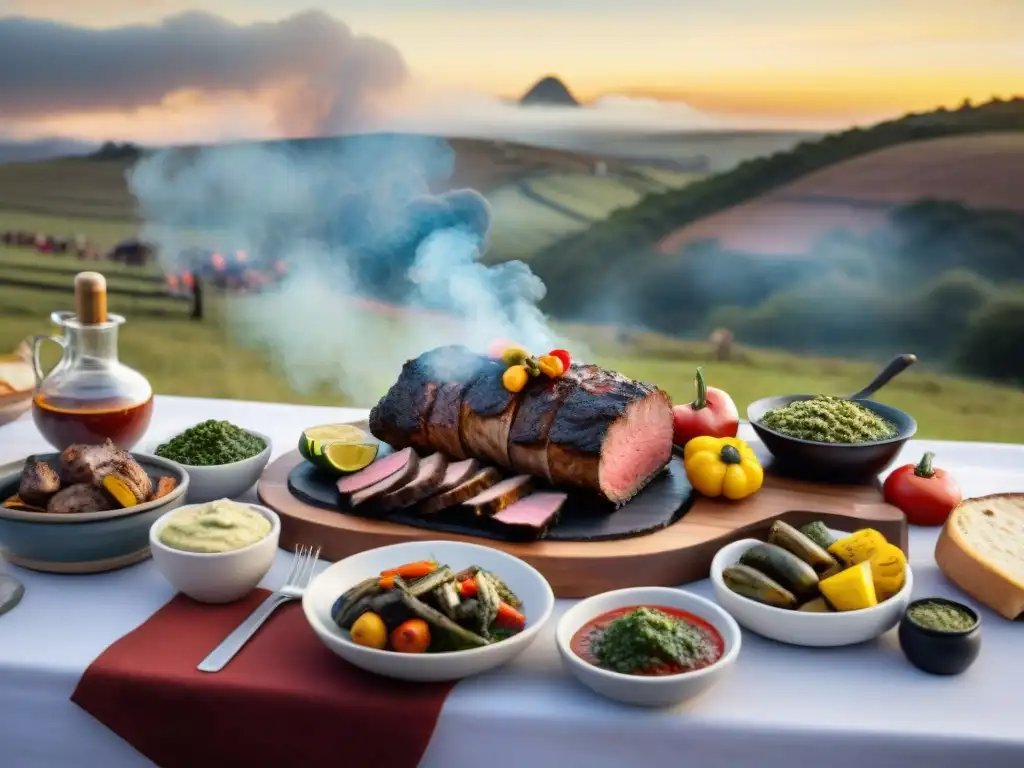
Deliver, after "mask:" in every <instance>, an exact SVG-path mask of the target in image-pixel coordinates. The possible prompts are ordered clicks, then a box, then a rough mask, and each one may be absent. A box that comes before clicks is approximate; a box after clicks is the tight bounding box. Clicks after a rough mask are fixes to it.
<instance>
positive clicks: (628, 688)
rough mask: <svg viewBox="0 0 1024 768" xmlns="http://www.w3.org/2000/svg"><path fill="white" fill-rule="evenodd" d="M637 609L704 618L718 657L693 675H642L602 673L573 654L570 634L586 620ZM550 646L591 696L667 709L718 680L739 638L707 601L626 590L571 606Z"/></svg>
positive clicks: (675, 592) (662, 591) (670, 591)
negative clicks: (715, 637)
mask: <svg viewBox="0 0 1024 768" xmlns="http://www.w3.org/2000/svg"><path fill="white" fill-rule="evenodd" d="M642 605H646V606H649V607H653V608H656V607H658V606H665V607H666V608H676V609H678V610H681V611H687V612H689V613H692V614H693V615H694V616H697V617H699V618H701V619H704V620H705V621H706V622H708V623H709V624H711V626H713V627H714V628H715V629H717V630H718V632H719V633H720V634H721V635H722V639H723V640H724V641H725V648H724V651H723V653H722V658H720V659H719V660H718V661H716V662H715V663H714V664H711V665H710V666H707V667H704V668H703V669H698V670H696V671H694V672H684V673H682V674H679V675H665V676H663V677H644V676H641V675H625V674H622V673H620V672H611V671H609V670H607V669H601V668H600V667H597V666H594V665H593V664H590V663H589V662H586V661H584V660H583V659H581V658H580V657H579V656H577V655H576V654H575V653H573V652H572V650H571V648H570V647H569V645H570V642H571V641H572V636H573V635H574V634H576V631H577V630H579V628H580V627H582V626H583V625H584V624H586V623H587V622H588V621H591V620H592V619H595V618H597V617H598V616H600V615H601V614H603V613H607V612H608V611H614V610H616V609H617V608H628V607H631V606H642ZM555 642H556V643H557V645H558V652H559V653H560V654H561V656H562V665H563V666H564V667H565V669H566V670H568V671H569V672H570V673H571V674H572V675H573V676H574V677H575V678H576V679H577V680H579V681H580V682H581V683H583V684H584V685H585V686H587V687H588V688H589V689H590V690H592V691H594V692H595V693H599V694H601V695H602V696H607V697H608V698H609V699H614V700H616V701H621V702H623V703H624V704H633V705H637V706H641V707H667V706H671V705H673V704H678V703H680V702H682V701H686V700H687V699H691V698H693V697H694V696H697V695H698V694H700V693H703V692H704V691H706V690H707V689H708V688H710V687H711V686H712V685H714V684H715V683H717V682H718V681H719V680H721V679H722V677H723V675H724V674H725V673H726V672H727V671H728V670H729V669H730V668H731V667H732V665H733V663H735V661H736V657H737V656H738V655H739V652H740V644H741V637H740V628H739V626H737V624H736V622H735V621H734V620H733V618H732V617H731V616H730V615H729V614H728V613H726V612H725V611H723V610H722V609H721V608H719V607H718V606H717V605H715V604H714V603H713V602H711V601H710V600H706V599H704V598H703V597H698V596H697V595H694V594H692V593H690V592H685V591H683V590H680V589H674V588H671V587H631V588H629V589H618V590H615V591H614V592H605V593H603V594H600V595H595V596H594V597H589V598H587V599H586V600H583V601H582V602H579V603H577V604H576V605H574V606H573V607H572V608H570V609H569V610H568V611H566V612H565V613H564V614H563V615H562V618H561V620H559V622H558V628H557V629H556V630H555Z"/></svg>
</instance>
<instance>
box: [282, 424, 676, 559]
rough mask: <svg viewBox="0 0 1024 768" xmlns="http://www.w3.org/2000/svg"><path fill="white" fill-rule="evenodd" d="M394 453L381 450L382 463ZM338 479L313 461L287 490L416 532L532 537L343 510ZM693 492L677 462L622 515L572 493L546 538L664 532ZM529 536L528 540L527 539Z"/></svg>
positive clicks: (461, 521)
mask: <svg viewBox="0 0 1024 768" xmlns="http://www.w3.org/2000/svg"><path fill="white" fill-rule="evenodd" d="M390 452H391V448H390V447H388V446H385V445H383V444H382V446H381V451H380V452H379V454H378V458H380V457H383V456H385V455H387V454H388V453H390ZM336 481H337V477H335V476H334V475H332V474H330V473H327V472H324V471H322V470H320V469H318V468H317V467H316V466H314V465H313V464H311V463H310V462H308V461H303V462H301V463H299V464H298V465H296V466H295V468H294V469H292V471H291V472H290V473H289V474H288V490H289V491H290V492H291V493H292V495H293V496H295V497H296V498H297V499H299V500H301V501H303V502H305V503H307V504H312V505H314V506H317V507H323V508H325V509H332V510H337V511H338V513H339V514H347V515H356V516H358V517H365V518H370V519H374V520H387V521H388V522H392V523H402V524H404V525H411V526H414V527H416V528H425V529H427V530H434V531H443V532H445V533H457V534H463V535H467V536H479V537H482V538H487V539H496V540H499V541H522V540H524V539H525V540H529V539H530V538H532V537H530V536H529V534H528V532H521V531H519V530H518V528H517V527H505V526H501V525H499V524H497V523H491V522H490V521H488V520H481V519H479V518H476V517H473V516H472V515H471V514H465V513H463V512H462V511H461V510H459V509H458V508H456V509H455V510H445V511H444V512H442V513H440V514H438V515H434V516H431V517H423V516H420V515H415V514H412V513H410V512H409V511H407V510H396V511H394V512H390V513H383V514H378V513H374V512H373V511H371V510H367V511H363V510H362V509H361V508H359V507H357V508H356V509H349V508H348V507H347V506H344V505H343V504H344V503H343V501H342V498H341V494H339V493H338V489H337V487H336V486H335V483H336ZM693 496H694V492H693V488H692V487H691V486H690V482H689V480H687V478H686V471H685V470H684V469H683V463H682V461H681V460H680V459H679V457H677V456H673V458H672V461H671V462H670V463H669V466H668V468H667V469H666V470H665V471H664V472H662V473H661V474H660V475H658V477H656V478H655V479H654V480H652V481H651V483H650V485H648V486H647V487H646V488H645V489H644V490H643V491H641V492H640V493H638V494H637V495H636V496H635V497H634V498H633V499H632V500H631V501H629V502H628V503H627V504H624V505H623V506H622V507H620V508H619V509H618V510H613V509H612V507H611V505H610V504H608V503H607V502H606V501H603V500H601V499H599V498H598V497H596V496H595V495H594V494H591V493H587V492H585V491H570V492H569V499H568V500H567V501H566V503H565V505H564V506H563V507H562V512H561V515H560V518H559V521H558V522H557V523H556V524H555V525H554V526H552V527H551V528H550V529H549V530H548V532H547V534H546V535H545V536H544V537H543V538H545V539H548V540H552V541H601V540H611V539H627V538H631V537H634V536H641V535H643V534H645V533H652V532H653V531H657V530H660V529H662V528H665V527H666V526H668V525H671V524H672V523H674V522H676V520H678V519H679V518H680V517H682V516H683V514H685V512H686V511H687V510H688V509H689V508H690V504H691V503H692V501H693ZM524 533H525V535H524Z"/></svg>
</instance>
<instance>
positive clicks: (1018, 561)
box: [935, 493, 1024, 620]
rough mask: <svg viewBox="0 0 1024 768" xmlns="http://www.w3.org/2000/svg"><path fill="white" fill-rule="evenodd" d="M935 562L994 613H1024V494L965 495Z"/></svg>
mask: <svg viewBox="0 0 1024 768" xmlns="http://www.w3.org/2000/svg"><path fill="white" fill-rule="evenodd" d="M935 562H936V563H938V566H939V568H940V569H941V570H942V572H943V573H944V574H945V575H946V578H948V579H949V580H950V581H952V582H953V583H954V584H956V585H957V586H958V587H960V589H962V590H963V591H964V592H966V593H967V594H969V595H970V596H971V597H973V598H974V599H975V600H977V601H978V602H980V603H983V604H984V605H987V606H988V607H989V608H991V609H992V610H993V611H996V612H997V613H999V614H1000V615H1002V616H1004V617H1006V618H1007V619H1010V620H1013V619H1016V618H1017V617H1019V616H1020V615H1021V614H1024V493H997V494H994V495H992V496H980V497H978V498H975V499H964V500H963V501H962V502H961V503H960V504H959V505H958V506H957V507H956V509H954V510H953V511H952V513H950V515H949V519H948V520H947V521H946V525H945V527H944V528H943V529H942V532H941V533H940V534H939V540H938V542H937V543H936V544H935Z"/></svg>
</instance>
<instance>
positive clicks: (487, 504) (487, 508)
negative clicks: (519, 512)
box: [463, 475, 533, 517]
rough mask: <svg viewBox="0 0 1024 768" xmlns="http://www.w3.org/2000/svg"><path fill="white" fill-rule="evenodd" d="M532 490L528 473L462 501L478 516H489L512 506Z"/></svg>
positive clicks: (511, 478)
mask: <svg viewBox="0 0 1024 768" xmlns="http://www.w3.org/2000/svg"><path fill="white" fill-rule="evenodd" d="M532 491H533V478H531V477H530V476H529V475H516V476H515V477H510V478H508V479H507V480H502V481H501V482H500V483H498V484H497V485H494V486H492V487H490V488H488V489H487V490H486V491H483V492H481V493H478V494H477V495H476V496H474V497H473V498H471V499H469V500H468V501H465V502H463V506H466V507H472V509H473V512H474V513H475V514H476V515H478V516H480V517H490V516H491V515H495V514H497V513H498V512H501V510H503V509H505V508H506V507H510V506H512V505H513V504H515V503H516V502H517V501H519V500H520V499H522V498H524V497H526V496H528V495H529V494H530V493H531V492H532Z"/></svg>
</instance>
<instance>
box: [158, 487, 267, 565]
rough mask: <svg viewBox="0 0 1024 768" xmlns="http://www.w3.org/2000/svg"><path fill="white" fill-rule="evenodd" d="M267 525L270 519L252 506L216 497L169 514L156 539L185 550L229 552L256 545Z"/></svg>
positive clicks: (174, 547) (264, 532)
mask: <svg viewBox="0 0 1024 768" xmlns="http://www.w3.org/2000/svg"><path fill="white" fill-rule="evenodd" d="M270 528H271V525H270V521H269V520H267V518H265V517H264V516H263V515H261V514H260V513H259V512H257V511H256V510H254V509H252V508H251V507H249V506H246V505H245V504H238V503H236V502H234V501H231V500H230V499H218V500H217V501H211V502H210V503H209V504H204V505H202V506H200V507H194V508H192V509H183V510H181V511H180V512H179V513H178V514H176V515H174V516H172V517H171V519H170V520H169V521H168V522H167V525H165V526H164V529H163V530H162V531H160V536H159V539H160V542H161V543H162V544H166V545H167V546H168V547H170V548H171V549H180V550H184V551H185V552H205V553H212V552H231V551H233V550H236V549H242V548H243V547H248V546H249V545H251V544H255V543H256V542H257V541H259V540H260V539H262V538H264V537H265V536H266V535H267V534H268V533H270Z"/></svg>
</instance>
